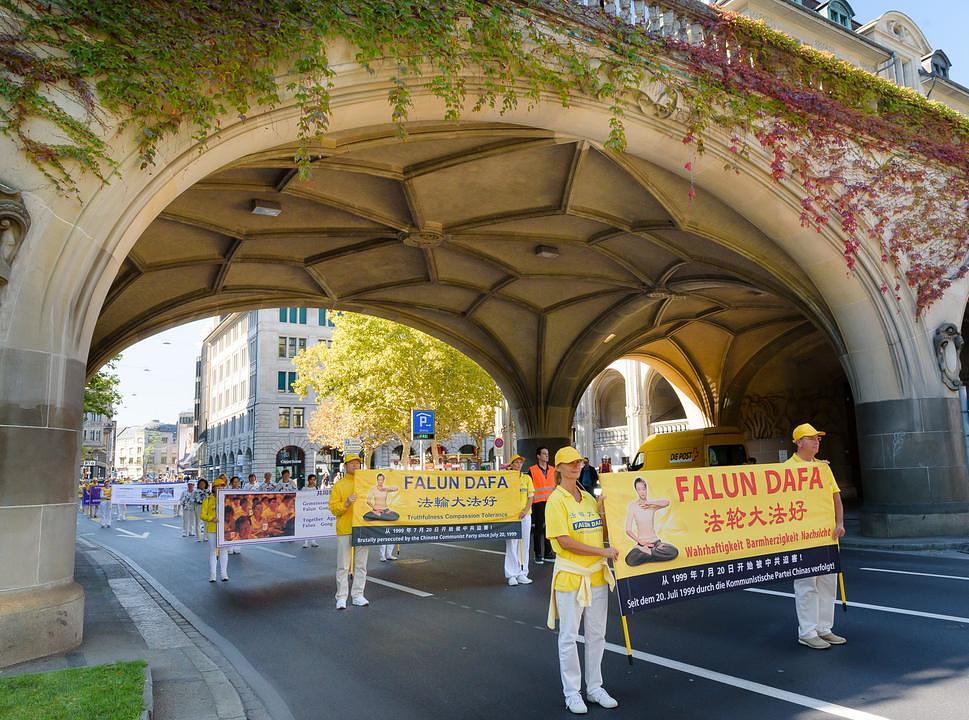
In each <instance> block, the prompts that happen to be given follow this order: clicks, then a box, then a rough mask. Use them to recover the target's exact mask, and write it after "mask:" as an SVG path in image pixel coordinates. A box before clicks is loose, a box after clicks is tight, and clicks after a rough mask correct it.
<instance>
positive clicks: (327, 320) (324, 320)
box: [320, 308, 333, 327]
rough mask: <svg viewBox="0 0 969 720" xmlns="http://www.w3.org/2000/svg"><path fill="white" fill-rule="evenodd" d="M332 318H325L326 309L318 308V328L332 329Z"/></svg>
mask: <svg viewBox="0 0 969 720" xmlns="http://www.w3.org/2000/svg"><path fill="white" fill-rule="evenodd" d="M331 317H332V316H329V317H328V316H327V312H326V308H320V327H333V320H331V319H330V318H331Z"/></svg>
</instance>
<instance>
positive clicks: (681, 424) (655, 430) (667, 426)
mask: <svg viewBox="0 0 969 720" xmlns="http://www.w3.org/2000/svg"><path fill="white" fill-rule="evenodd" d="M689 429H690V423H689V421H688V420H687V419H686V418H681V419H679V420H664V421H663V422H654V423H650V424H649V434H650V435H662V434H664V433H674V432H683V431H684V430H689Z"/></svg>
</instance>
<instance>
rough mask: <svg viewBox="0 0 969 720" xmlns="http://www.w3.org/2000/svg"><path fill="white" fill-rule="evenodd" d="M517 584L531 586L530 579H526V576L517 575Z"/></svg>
mask: <svg viewBox="0 0 969 720" xmlns="http://www.w3.org/2000/svg"><path fill="white" fill-rule="evenodd" d="M518 584H519V585H531V584H532V579H531V578H530V577H528V575H519V576H518Z"/></svg>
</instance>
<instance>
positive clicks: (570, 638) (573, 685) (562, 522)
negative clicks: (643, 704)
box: [545, 447, 619, 715]
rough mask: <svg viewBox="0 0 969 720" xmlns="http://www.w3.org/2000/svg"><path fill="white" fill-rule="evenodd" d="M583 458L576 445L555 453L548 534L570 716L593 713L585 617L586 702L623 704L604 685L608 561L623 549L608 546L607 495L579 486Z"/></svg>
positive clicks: (551, 614) (551, 617)
mask: <svg viewBox="0 0 969 720" xmlns="http://www.w3.org/2000/svg"><path fill="white" fill-rule="evenodd" d="M581 472H582V456H581V455H580V454H579V451H578V450H576V449H575V448H573V447H564V448H562V449H561V450H559V451H558V452H557V453H555V480H556V482H557V483H558V487H556V488H555V490H554V491H553V492H552V494H551V495H550V496H549V498H548V503H547V504H548V507H547V508H546V510H545V522H546V526H545V532H546V534H547V535H548V538H549V540H551V542H552V547H553V548H554V549H555V552H556V558H555V569H554V570H553V571H552V593H551V598H550V600H549V609H548V627H549V628H551V629H554V628H555V619H556V617H558V621H559V640H558V648H559V670H560V672H561V676H562V691H563V692H564V693H565V706H566V707H567V708H568V710H569V712H571V713H574V714H576V715H583V714H585V713H587V712H588V711H589V710H588V708H587V707H586V704H585V703H584V702H583V701H582V695H581V694H580V690H581V689H582V671H581V668H580V666H579V651H578V649H577V648H576V641H577V638H578V634H579V624H580V623H581V622H582V619H583V616H584V618H585V627H584V628H583V631H584V635H585V698H586V700H588V701H589V702H592V703H596V704H597V705H601V706H602V707H604V708H614V707H616V706H618V705H619V703H618V702H616V701H615V700H614V699H613V698H612V697H611V696H610V695H609V693H607V692H606V690H605V688H603V687H602V654H603V651H604V650H605V646H606V617H607V614H608V610H609V590H610V589H611V588H612V587H614V586H615V583H616V581H615V580H614V579H613V576H612V571H611V570H610V569H609V565H608V562H607V561H608V560H615V559H616V557H617V556H618V555H619V551H618V550H616V549H615V548H612V547H608V548H607V547H606V546H605V541H606V539H607V537H606V532H605V509H604V507H603V502H604V500H605V497H604V496H600V497H599V500H598V502H597V501H596V499H595V498H594V497H593V496H592V495H590V494H589V493H587V492H586V491H585V490H583V489H582V488H581V487H580V486H579V485H578V480H579V474H580V473H581Z"/></svg>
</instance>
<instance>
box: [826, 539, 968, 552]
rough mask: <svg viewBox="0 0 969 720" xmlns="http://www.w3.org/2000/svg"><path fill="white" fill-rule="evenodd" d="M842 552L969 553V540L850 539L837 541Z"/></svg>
mask: <svg viewBox="0 0 969 720" xmlns="http://www.w3.org/2000/svg"><path fill="white" fill-rule="evenodd" d="M839 544H840V545H841V547H842V549H844V550H885V551H890V550H894V551H900V552H921V551H926V550H958V551H959V552H966V553H969V538H894V539H893V538H871V539H866V538H851V539H850V540H846V539H845V538H841V540H840V541H839Z"/></svg>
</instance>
